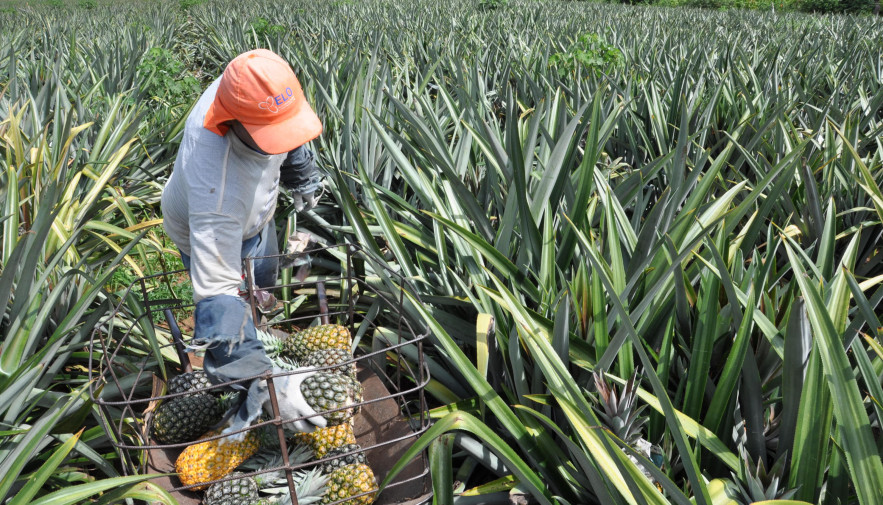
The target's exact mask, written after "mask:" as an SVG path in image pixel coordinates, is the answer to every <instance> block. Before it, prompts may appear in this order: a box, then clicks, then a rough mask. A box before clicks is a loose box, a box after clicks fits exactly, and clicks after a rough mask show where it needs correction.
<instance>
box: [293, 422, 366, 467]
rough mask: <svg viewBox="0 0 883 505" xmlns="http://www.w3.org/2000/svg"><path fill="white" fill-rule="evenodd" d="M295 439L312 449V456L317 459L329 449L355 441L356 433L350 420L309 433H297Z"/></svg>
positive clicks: (323, 455)
mask: <svg viewBox="0 0 883 505" xmlns="http://www.w3.org/2000/svg"><path fill="white" fill-rule="evenodd" d="M295 441H296V442H297V443H299V444H303V445H305V446H308V447H309V448H310V449H312V450H313V456H314V457H316V458H317V459H321V458H324V457H325V455H327V454H328V453H329V452H330V451H331V450H333V449H336V448H338V447H343V446H346V445H348V444H355V443H356V435H355V433H353V425H352V422H345V423H343V424H339V425H337V426H328V427H326V428H319V429H316V430H314V431H312V432H310V433H298V434H297V435H295Z"/></svg>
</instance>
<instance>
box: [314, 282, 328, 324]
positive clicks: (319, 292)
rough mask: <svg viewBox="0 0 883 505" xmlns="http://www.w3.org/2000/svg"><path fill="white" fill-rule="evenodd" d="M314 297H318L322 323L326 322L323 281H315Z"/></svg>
mask: <svg viewBox="0 0 883 505" xmlns="http://www.w3.org/2000/svg"><path fill="white" fill-rule="evenodd" d="M316 297H317V298H318V299H319V314H321V319H322V324H328V323H329V321H330V319H329V317H328V297H327V296H326V295H325V282H324V281H316Z"/></svg>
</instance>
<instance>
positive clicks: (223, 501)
mask: <svg viewBox="0 0 883 505" xmlns="http://www.w3.org/2000/svg"><path fill="white" fill-rule="evenodd" d="M243 475H245V474H244V473H242V472H233V473H232V474H230V476H231V477H238V478H236V479H233V480H228V481H224V482H218V483H215V484H212V485H211V486H209V487H208V489H206V490H205V495H204V496H203V497H202V504H203V505H237V504H241V503H253V502H255V501H257V500H259V499H260V498H261V496H260V495H259V494H258V484H257V481H256V480H255V479H254V478H252V477H243Z"/></svg>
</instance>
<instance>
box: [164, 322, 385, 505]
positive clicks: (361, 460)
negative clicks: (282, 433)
mask: <svg viewBox="0 0 883 505" xmlns="http://www.w3.org/2000/svg"><path fill="white" fill-rule="evenodd" d="M258 338H259V339H260V340H261V342H262V343H263V344H264V348H265V350H266V351H267V355H268V356H269V357H270V359H271V360H272V361H273V362H274V365H275V367H276V369H278V370H285V369H289V370H299V369H301V370H302V367H311V368H315V369H316V370H317V371H316V372H314V373H312V374H311V375H310V376H308V377H307V378H306V379H304V380H303V382H302V383H301V384H300V388H301V394H302V395H303V397H304V399H305V400H306V402H307V403H308V404H309V405H310V406H311V407H312V408H313V409H314V410H315V411H316V412H317V413H318V414H319V415H322V416H323V417H324V418H325V419H326V421H327V426H326V427H325V428H319V429H316V430H315V431H312V432H308V433H286V437H287V438H288V439H289V441H290V443H292V446H293V447H292V450H291V453H290V454H289V458H288V459H289V462H288V464H289V465H298V464H304V463H307V462H309V461H310V460H316V461H319V463H317V464H316V465H314V466H310V467H306V468H304V469H301V470H299V471H297V472H295V473H294V475H293V480H294V482H295V485H296V495H297V500H298V503H301V504H304V503H323V504H327V503H337V502H340V503H346V504H350V505H363V504H369V503H372V502H373V500H374V497H375V494H376V491H377V479H376V478H375V476H374V472H373V471H372V469H371V466H370V465H369V464H368V462H367V458H366V456H365V454H364V452H363V451H362V448H361V447H360V446H359V445H358V444H357V443H356V438H355V435H354V433H353V426H354V422H355V416H356V415H358V413H359V410H360V409H359V404H360V403H361V402H362V386H361V384H360V383H359V382H358V380H357V379H356V365H355V360H354V358H353V354H352V352H351V351H350V348H351V346H352V338H351V335H350V332H349V330H348V329H347V328H346V327H345V326H342V325H338V324H323V325H318V326H314V327H311V328H307V329H305V330H303V331H300V332H297V333H294V334H292V335H290V336H286V337H279V336H275V335H273V334H271V333H269V332H266V331H261V330H258ZM168 393H170V394H171V395H177V394H181V393H183V394H181V395H180V396H172V397H171V398H169V399H167V400H164V401H163V402H162V403H160V404H159V406H158V408H156V410H155V411H154V414H153V419H152V423H151V435H152V438H153V439H155V440H157V441H158V442H160V443H163V444H181V443H188V442H193V443H192V444H191V445H188V446H187V447H186V448H185V449H184V450H183V451H181V453H180V454H179V455H178V457H177V460H176V461H175V470H176V472H177V473H178V478H179V479H180V481H181V484H183V485H184V486H189V488H190V489H193V490H205V495H204V498H203V503H204V504H206V505H228V504H229V505H233V504H240V505H257V504H263V503H287V502H288V501H289V500H290V497H289V495H288V494H286V493H285V492H282V493H279V491H280V490H287V487H286V482H287V476H286V475H285V473H284V472H280V471H278V470H275V468H277V467H279V466H280V465H281V463H282V458H281V455H279V440H278V437H277V433H276V430H275V429H272V425H266V426H261V427H259V428H257V429H254V430H250V431H247V432H245V433H244V434H242V435H240V436H239V437H235V439H234V436H229V437H222V438H216V437H218V436H219V435H220V432H218V431H210V428H211V427H212V425H213V424H215V423H216V422H217V420H218V419H219V417H220V415H221V414H222V413H223V412H225V411H227V410H228V409H229V408H230V406H231V404H232V403H233V402H234V401H235V398H236V396H237V395H236V393H230V392H228V391H225V390H224V389H223V388H213V386H212V384H211V383H210V382H209V380H208V378H207V377H206V375H205V373H204V372H202V371H193V372H188V373H184V374H181V375H177V376H175V377H173V378H172V379H170V380H169V381H168ZM201 437H202V438H205V439H206V440H197V439H200V438H201ZM240 438H241V440H240ZM231 439H233V440H231ZM234 472H236V474H234ZM255 472H263V473H257V474H256V475H254V476H249V475H248V474H249V473H255ZM231 475H232V476H234V477H236V478H235V479H226V478H227V477H228V476H231ZM216 481H219V482H216ZM341 500H342V501H341Z"/></svg>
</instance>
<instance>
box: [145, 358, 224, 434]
mask: <svg viewBox="0 0 883 505" xmlns="http://www.w3.org/2000/svg"><path fill="white" fill-rule="evenodd" d="M209 386H211V382H209V380H208V377H206V375H205V372H203V371H201V370H200V371H195V372H188V373H183V374H181V375H178V376H176V377H172V378H171V379H169V382H168V389H169V393H172V394H177V393H186V392H188V391H195V390H202V389H205V388H208V387H209ZM223 409H224V404H223V402H222V401H221V400H219V399H218V398H217V397H216V396H215V395H213V394H209V393H207V392H198V393H193V394H192V395H186V396H178V397H175V398H171V399H169V400H167V401H165V402H163V403H162V404H161V405H160V406H159V407H158V408H157V409H156V412H155V413H154V415H153V423H152V433H153V438H155V439H156V440H157V441H159V442H160V443H163V444H180V443H183V442H190V441H192V440H196V439H197V438H199V436H200V435H202V434H203V433H205V432H206V431H208V430H209V428H211V427H212V425H213V424H214V423H216V422H217V420H218V418H219V417H220V416H221V415H222V414H223Z"/></svg>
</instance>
